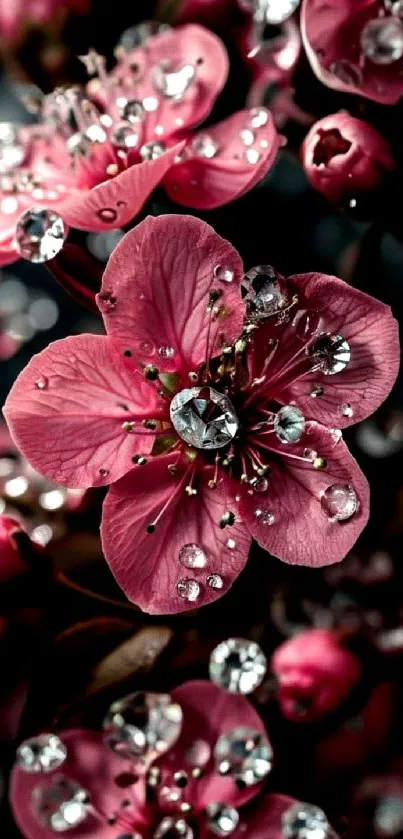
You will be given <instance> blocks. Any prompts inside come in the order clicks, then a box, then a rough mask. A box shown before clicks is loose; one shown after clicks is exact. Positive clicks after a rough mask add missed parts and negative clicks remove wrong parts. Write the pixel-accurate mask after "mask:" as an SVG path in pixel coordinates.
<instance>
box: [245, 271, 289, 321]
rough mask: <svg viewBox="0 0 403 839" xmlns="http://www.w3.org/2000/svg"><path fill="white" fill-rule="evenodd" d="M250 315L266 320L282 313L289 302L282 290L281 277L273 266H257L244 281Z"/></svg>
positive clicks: (248, 273)
mask: <svg viewBox="0 0 403 839" xmlns="http://www.w3.org/2000/svg"><path fill="white" fill-rule="evenodd" d="M242 286H243V293H244V300H245V302H246V305H247V309H248V314H249V315H250V316H251V317H253V318H254V319H256V320H264V318H267V317H270V315H274V314H276V312H278V311H280V309H282V308H283V307H284V306H285V305H286V302H287V298H286V296H285V294H284V291H283V289H282V288H281V283H280V275H279V274H277V272H276V271H275V270H274V268H272V267H271V265H257V266H256V267H255V268H251V269H250V271H248V272H247V273H246V274H245V276H244V278H243V281H242Z"/></svg>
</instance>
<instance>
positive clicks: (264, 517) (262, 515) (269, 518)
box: [255, 507, 276, 527]
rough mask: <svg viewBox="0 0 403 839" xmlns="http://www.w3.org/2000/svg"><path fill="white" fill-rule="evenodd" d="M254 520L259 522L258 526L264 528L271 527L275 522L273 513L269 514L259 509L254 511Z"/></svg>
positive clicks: (267, 511)
mask: <svg viewBox="0 0 403 839" xmlns="http://www.w3.org/2000/svg"><path fill="white" fill-rule="evenodd" d="M255 518H256V519H258V520H259V524H263V525H264V526H265V527H271V525H272V524H274V522H275V521H276V517H275V515H274V513H270V511H269V510H262V509H261V508H260V507H258V508H257V510H255Z"/></svg>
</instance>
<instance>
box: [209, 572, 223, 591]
mask: <svg viewBox="0 0 403 839" xmlns="http://www.w3.org/2000/svg"><path fill="white" fill-rule="evenodd" d="M206 582H207V585H208V586H209V587H210V588H215V589H221V588H223V586H224V580H223V578H222V577H221V575H220V574H209V576H208V577H207V580H206Z"/></svg>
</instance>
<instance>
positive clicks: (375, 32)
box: [360, 17, 403, 64]
mask: <svg viewBox="0 0 403 839" xmlns="http://www.w3.org/2000/svg"><path fill="white" fill-rule="evenodd" d="M360 43H361V49H362V51H363V53H364V54H365V55H366V57H367V58H369V59H370V61H373V62H374V64H393V63H394V62H395V61H399V59H400V58H402V56H403V21H401V20H400V19H399V18H398V17H378V18H374V19H373V20H369V21H368V23H366V24H365V26H364V28H363V30H362V32H361V38H360Z"/></svg>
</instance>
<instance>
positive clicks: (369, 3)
mask: <svg viewBox="0 0 403 839" xmlns="http://www.w3.org/2000/svg"><path fill="white" fill-rule="evenodd" d="M381 6H382V4H380V3H379V0H304V2H303V4H302V10H301V32H302V38H303V43H304V47H305V50H306V53H307V56H308V59H309V61H310V63H311V66H312V69H313V71H314V73H315V74H316V75H317V76H318V78H319V79H320V81H322V82H323V84H325V85H327V86H328V87H331V88H334V89H335V90H343V91H345V92H347V93H355V94H360V95H361V96H366V97H367V98H368V99H373V100H375V102H382V103H383V104H385V105H393V104H394V103H395V102H397V101H398V100H399V99H400V97H401V96H402V94H403V76H402V69H403V59H400V60H399V61H394V62H392V63H391V64H382V65H381V64H376V63H375V62H373V61H371V60H370V59H368V58H367V59H365V56H364V61H361V60H360V59H361V57H362V54H361V50H360V46H359V42H360V36H361V32H362V30H363V28H364V26H365V24H366V23H367V22H368V21H370V20H374V19H375V18H377V16H378V12H379V10H380V8H381Z"/></svg>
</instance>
